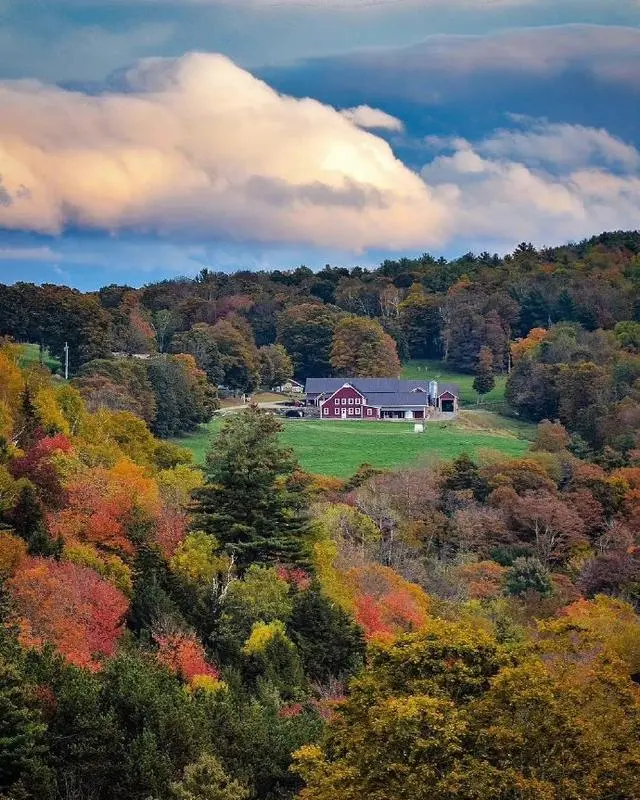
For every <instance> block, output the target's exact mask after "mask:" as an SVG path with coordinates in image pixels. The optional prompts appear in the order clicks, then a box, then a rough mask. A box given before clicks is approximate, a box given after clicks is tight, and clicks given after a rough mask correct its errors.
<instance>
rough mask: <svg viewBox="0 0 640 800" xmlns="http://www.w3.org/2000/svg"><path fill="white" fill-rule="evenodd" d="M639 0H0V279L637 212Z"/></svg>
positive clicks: (125, 271) (455, 246) (229, 265)
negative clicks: (51, 1)
mask: <svg viewBox="0 0 640 800" xmlns="http://www.w3.org/2000/svg"><path fill="white" fill-rule="evenodd" d="M639 95H640V2H638V0H562V2H554V3H551V2H546V1H545V0H446V2H445V0H128V1H127V2H124V0H122V2H120V0H115V2H111V3H104V2H100V1H96V0H57V2H56V3H44V2H42V0H0V280H1V281H5V282H12V281H15V280H33V281H39V282H40V281H42V282H54V283H68V284H71V285H75V286H78V287H81V288H95V287H97V286H100V285H103V284H105V283H110V282H118V283H121V282H128V283H131V284H134V285H139V284H142V283H145V282H147V281H151V280H156V279H159V278H162V277H170V276H174V275H181V274H193V273H195V272H197V271H198V270H199V269H200V268H201V267H202V265H208V266H210V267H213V268H221V269H229V270H230V269H234V268H240V267H242V268H246V267H248V268H255V269H258V268H263V267H287V266H296V265H297V264H300V263H306V264H307V265H309V266H312V267H320V266H322V265H324V264H325V263H334V264H348V265H351V264H361V265H368V264H375V263H377V262H378V261H379V260H380V259H381V258H384V257H387V256H389V255H413V254H418V253H420V252H423V251H425V250H429V251H431V252H434V253H443V254H445V255H453V254H456V253H460V252H464V251H466V250H469V249H474V250H483V249H489V250H497V251H500V252H504V251H506V250H509V249H510V248H512V247H513V246H514V245H515V244H516V243H517V242H519V241H522V240H527V241H529V240H530V241H533V242H535V243H538V244H543V243H547V244H554V243H560V242H563V241H567V240H571V239H579V238H582V237H584V236H588V235H592V234H595V233H599V232H600V231H601V230H604V229H611V228H631V227H637V224H638V223H637V220H638V218H640V216H639V215H640V124H639V123H640V102H639V101H640V96H639Z"/></svg>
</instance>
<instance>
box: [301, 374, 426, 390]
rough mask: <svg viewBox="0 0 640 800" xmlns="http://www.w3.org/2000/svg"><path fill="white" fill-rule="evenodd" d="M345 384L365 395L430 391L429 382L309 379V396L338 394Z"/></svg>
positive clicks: (306, 386)
mask: <svg viewBox="0 0 640 800" xmlns="http://www.w3.org/2000/svg"><path fill="white" fill-rule="evenodd" d="M345 383H349V384H351V386H354V387H355V388H356V389H357V390H358V391H359V392H362V393H363V394H365V393H368V392H385V393H387V392H392V393H394V394H397V393H398V392H411V391H412V390H413V389H424V391H425V392H426V391H428V390H429V381H404V380H399V379H398V378H307V382H306V385H305V389H306V392H307V394H323V393H326V392H330V393H333V392H336V391H337V390H338V389H340V387H341V386H344V385H345Z"/></svg>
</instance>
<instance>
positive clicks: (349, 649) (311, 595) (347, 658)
mask: <svg viewBox="0 0 640 800" xmlns="http://www.w3.org/2000/svg"><path fill="white" fill-rule="evenodd" d="M289 633H290V636H291V638H292V640H293V641H294V642H295V644H296V645H297V647H298V650H299V651H300V656H301V658H302V663H303V665H304V669H305V673H306V675H307V676H308V677H309V679H310V680H313V681H318V682H320V683H327V682H328V681H329V680H330V679H331V678H344V677H347V676H351V675H353V674H354V673H355V672H356V671H357V670H358V669H359V668H360V667H361V666H362V664H363V662H364V651H365V642H364V635H363V632H362V629H361V628H360V626H359V625H357V624H356V623H355V622H354V621H353V620H352V619H351V617H350V616H349V615H348V614H347V613H346V612H345V611H343V610H342V609H341V608H340V607H339V606H337V605H335V604H334V603H332V602H330V601H329V600H328V599H327V598H326V597H325V596H324V595H323V593H322V590H321V588H320V586H319V585H318V584H317V583H313V584H312V585H311V586H310V587H309V588H308V589H307V590H306V591H304V592H299V593H298V594H297V595H296V596H295V597H294V601H293V609H292V614H291V618H290V620H289Z"/></svg>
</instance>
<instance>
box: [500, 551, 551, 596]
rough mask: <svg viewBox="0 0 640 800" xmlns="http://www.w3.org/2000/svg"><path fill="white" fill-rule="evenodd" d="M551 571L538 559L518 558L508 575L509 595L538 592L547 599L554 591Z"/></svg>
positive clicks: (507, 587) (507, 586)
mask: <svg viewBox="0 0 640 800" xmlns="http://www.w3.org/2000/svg"><path fill="white" fill-rule="evenodd" d="M552 588H553V587H552V585H551V577H550V575H549V570H548V569H547V568H546V567H545V565H544V564H543V563H542V562H541V561H540V560H539V559H537V558H516V560H515V561H514V562H513V566H512V567H511V569H510V570H509V572H508V573H507V584H506V589H507V593H508V594H510V595H515V596H518V595H522V594H526V593H527V592H537V593H538V594H540V595H542V596H543V597H547V596H548V595H550V594H551V591H552Z"/></svg>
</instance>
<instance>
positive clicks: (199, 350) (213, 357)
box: [170, 322, 224, 385]
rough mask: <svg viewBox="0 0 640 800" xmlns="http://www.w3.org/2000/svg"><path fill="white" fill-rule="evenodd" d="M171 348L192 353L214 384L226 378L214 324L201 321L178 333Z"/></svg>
mask: <svg viewBox="0 0 640 800" xmlns="http://www.w3.org/2000/svg"><path fill="white" fill-rule="evenodd" d="M170 350H171V352H172V353H188V354H189V355H192V356H193V357H194V358H195V360H196V364H197V365H198V366H199V367H200V369H201V370H203V371H204V372H205V373H206V375H207V378H208V379H209V380H210V381H211V383H213V384H214V385H217V384H219V383H222V381H223V380H224V367H223V364H222V356H221V355H220V350H219V349H218V344H217V342H216V334H215V333H214V329H213V326H212V325H207V324H206V323H204V322H200V323H198V324H196V325H194V326H193V328H190V329H189V330H188V331H184V332H182V333H178V334H176V335H175V336H174V337H173V339H172V341H171V345H170Z"/></svg>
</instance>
